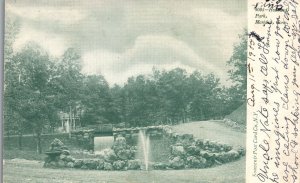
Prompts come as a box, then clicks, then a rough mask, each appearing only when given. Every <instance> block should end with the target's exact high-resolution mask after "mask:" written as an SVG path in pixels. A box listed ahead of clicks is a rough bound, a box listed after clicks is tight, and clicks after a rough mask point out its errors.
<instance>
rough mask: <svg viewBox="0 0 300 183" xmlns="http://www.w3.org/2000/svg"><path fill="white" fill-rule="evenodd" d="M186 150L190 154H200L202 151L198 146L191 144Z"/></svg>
mask: <svg viewBox="0 0 300 183" xmlns="http://www.w3.org/2000/svg"><path fill="white" fill-rule="evenodd" d="M186 151H187V153H188V154H189V155H193V156H195V155H198V154H199V153H200V148H198V147H197V146H195V145H191V146H188V147H187V148H186Z"/></svg>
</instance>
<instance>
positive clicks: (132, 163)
mask: <svg viewBox="0 0 300 183" xmlns="http://www.w3.org/2000/svg"><path fill="white" fill-rule="evenodd" d="M140 168H141V163H140V161H139V160H128V162H127V169H128V170H138V169H140Z"/></svg>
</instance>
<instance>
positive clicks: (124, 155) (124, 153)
mask: <svg viewBox="0 0 300 183" xmlns="http://www.w3.org/2000/svg"><path fill="white" fill-rule="evenodd" d="M117 156H118V158H120V159H121V160H129V159H132V157H133V154H132V152H131V151H130V150H129V149H123V150H120V151H118V153H117Z"/></svg>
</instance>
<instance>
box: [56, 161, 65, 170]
mask: <svg viewBox="0 0 300 183" xmlns="http://www.w3.org/2000/svg"><path fill="white" fill-rule="evenodd" d="M56 166H57V167H59V168H62V167H65V166H66V163H65V162H64V161H63V160H59V161H58V162H56Z"/></svg>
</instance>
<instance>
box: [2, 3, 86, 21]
mask: <svg viewBox="0 0 300 183" xmlns="http://www.w3.org/2000/svg"><path fill="white" fill-rule="evenodd" d="M5 8H6V11H7V12H9V13H12V14H14V15H17V16H19V17H22V18H27V19H30V20H33V21H44V22H47V21H51V22H56V23H63V24H74V23H76V22H78V21H80V20H83V19H84V18H85V17H86V14H85V13H84V12H83V11H80V10H78V9H74V8H72V7H69V8H67V7H63V8H60V7H35V6H32V7H28V6H27V7H17V6H12V5H10V4H7V5H6V7H5Z"/></svg>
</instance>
